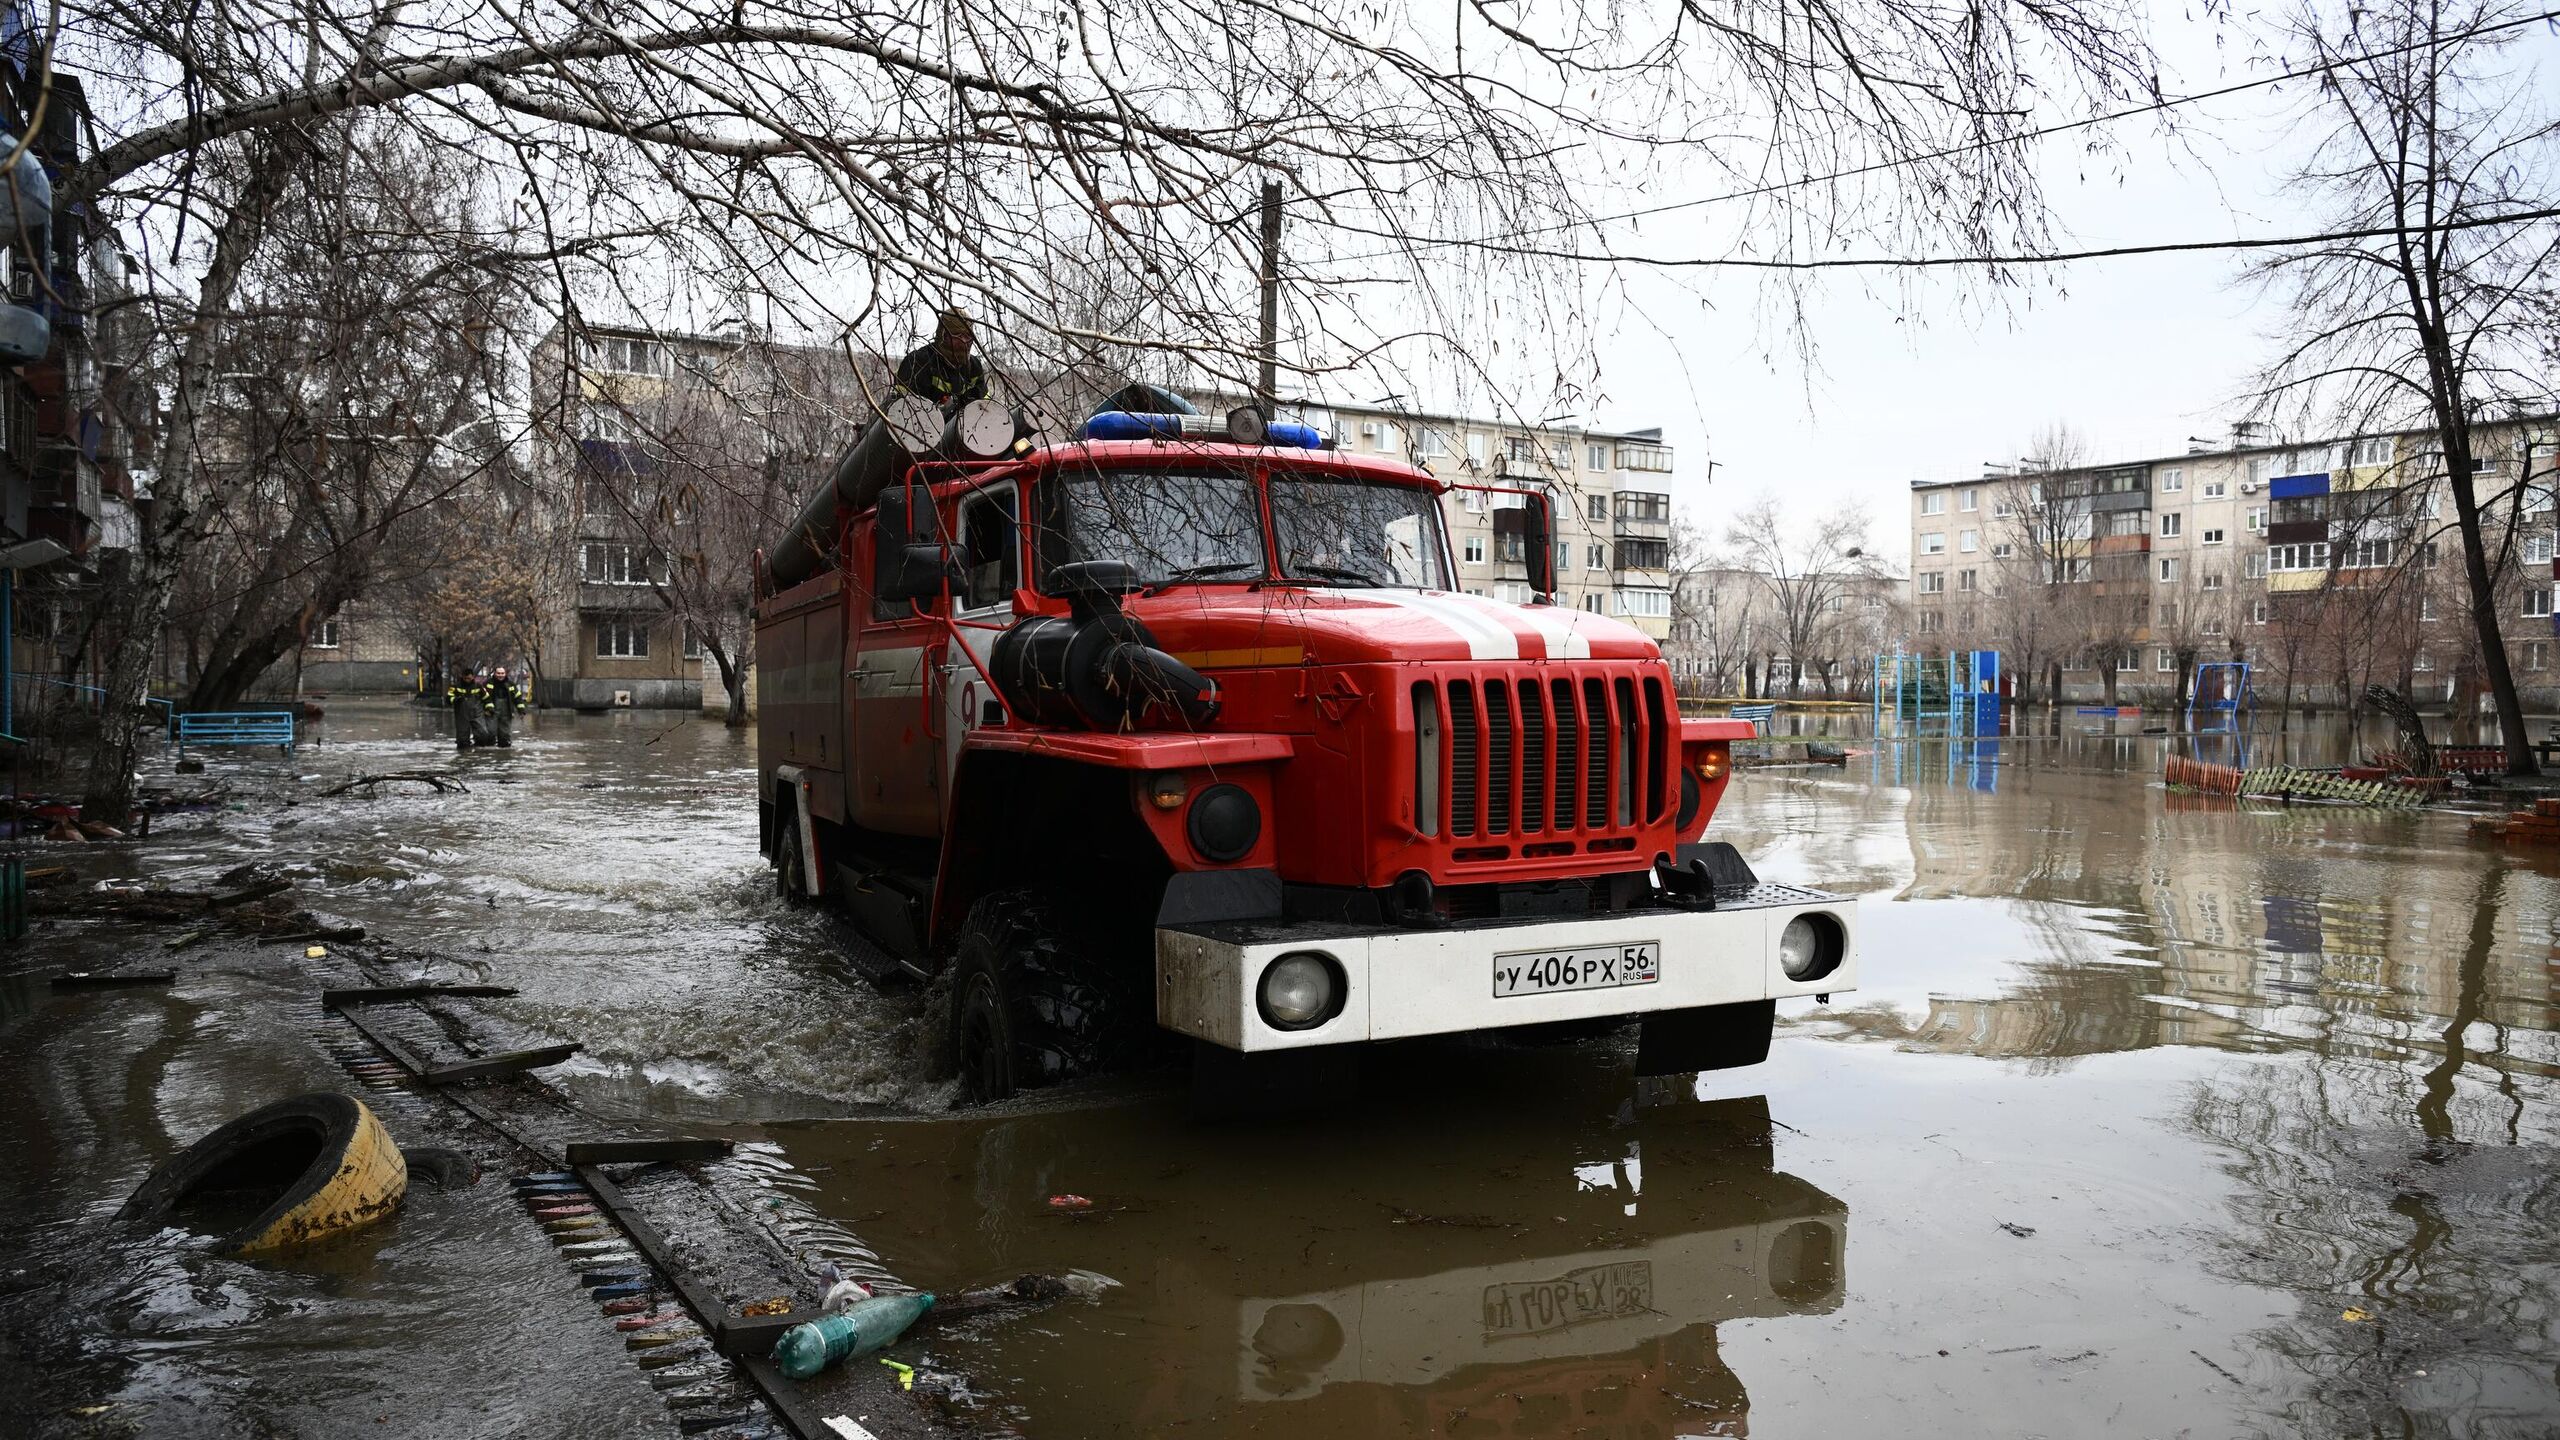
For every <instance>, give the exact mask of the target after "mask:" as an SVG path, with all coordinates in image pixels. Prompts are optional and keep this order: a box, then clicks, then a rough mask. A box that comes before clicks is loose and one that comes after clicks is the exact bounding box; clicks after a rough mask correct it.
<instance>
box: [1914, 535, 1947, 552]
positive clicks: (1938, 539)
mask: <svg viewBox="0 0 2560 1440" xmlns="http://www.w3.org/2000/svg"><path fill="white" fill-rule="evenodd" d="M1920 553H1921V554H1923V555H1944V554H1946V553H1947V533H1946V532H1945V531H1943V530H1932V531H1930V532H1929V533H1928V534H1926V535H1923V536H1921V537H1920Z"/></svg>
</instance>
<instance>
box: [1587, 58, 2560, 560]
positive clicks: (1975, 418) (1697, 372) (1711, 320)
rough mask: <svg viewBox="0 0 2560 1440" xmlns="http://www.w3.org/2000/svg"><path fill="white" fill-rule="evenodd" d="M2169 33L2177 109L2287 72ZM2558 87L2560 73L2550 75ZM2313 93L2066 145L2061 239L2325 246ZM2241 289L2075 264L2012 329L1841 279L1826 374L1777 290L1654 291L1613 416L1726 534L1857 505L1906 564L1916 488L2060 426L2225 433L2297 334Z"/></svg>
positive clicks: (2053, 181)
mask: <svg viewBox="0 0 2560 1440" xmlns="http://www.w3.org/2000/svg"><path fill="white" fill-rule="evenodd" d="M2161 24H2162V27H2163V28H2162V29H2161V30H2160V31H2159V32H2158V34H2157V43H2158V45H2159V48H2160V50H2161V52H2162V54H2163V56H2164V58H2166V59H2167V60H2168V61H2169V62H2170V63H2171V64H2172V65H2173V66H2174V67H2175V68H2174V69H2173V70H2171V71H2170V72H2169V73H2167V74H2166V75H2164V77H2163V88H2164V89H2166V90H2168V91H2169V92H2171V93H2190V92H2194V91H2198V90H2205V89H2211V88H2214V87H2217V86H2220V85H2225V84H2230V83H2233V82H2234V81H2238V80H2243V79H2248V78H2252V77H2254V76H2257V75H2262V74H2265V73H2268V68H2269V67H2265V66H2248V65H2244V64H2242V63H2241V62H2240V61H2238V60H2237V59H2236V58H2234V57H2236V56H2237V55H2239V54H2240V53H2241V52H2242V51H2243V50H2247V49H2254V48H2263V46H2262V44H2261V42H2258V41H2256V40H2254V39H2252V38H2251V37H2249V36H2247V35H2246V34H2245V33H2242V32H2237V31H2233V30H2231V29H2229V28H2223V29H2220V30H2216V29H2213V28H2210V27H2207V26H2204V25H2200V24H2196V23H2192V22H2189V21H2186V20H2183V19H2180V18H2178V17H2175V16H2167V17H2163V19H2162V21H2161ZM2217 37H2218V39H2219V43H2217ZM2527 44H2528V45H2529V46H2530V47H2532V48H2531V52H2530V53H2533V54H2537V55H2541V56H2544V57H2549V56H2551V55H2552V54H2553V53H2554V50H2555V45H2554V42H2553V41H2552V40H2551V38H2550V37H2549V36H2547V35H2543V34H2535V35H2534V37H2533V38H2532V39H2531V40H2530V41H2528V42H2527ZM2552 73H2560V67H2554V66H2552V65H2550V64H2549V63H2548V60H2547V59H2546V62H2545V66H2544V74H2545V75H2546V76H2548V75H2550V74H2552ZM2304 83H2306V82H2296V83H2295V84H2293V85H2289V86H2284V87H2279V88H2281V89H2282V90H2284V91H2285V92H2286V93H2285V94H2281V95H2279V94H2275V93H2272V92H2270V91H2266V90H2261V91H2256V92H2252V93H2250V94H2248V95H2245V96H2240V97H2233V98H2230V99H2225V100H2221V101H2217V102H2212V103H2210V104H2208V105H2200V106H2194V107H2188V108H2186V109H2184V110H2183V111H2182V112H2181V113H2182V117H2183V122H2184V123H2185V124H2186V125H2187V126H2189V127H2191V128H2190V132H2189V133H2188V134H2187V135H2186V136H2184V137H2183V146H2184V153H2181V151H2180V149H2179V148H2177V147H2173V146H2172V145H2171V144H2169V143H2168V142H2166V141H2164V140H2162V139H2160V138H2159V137H2158V136H2157V135H2156V133H2155V132H2154V130H2153V129H2152V128H2150V127H2149V125H2148V123H2147V122H2124V123H2123V125H2122V138H2123V141H2124V143H2125V145H2126V146H2127V147H2128V149H2129V152H2130V153H2129V154H2128V155H2126V156H2125V157H2124V158H2123V161H2122V163H2121V164H2120V165H2118V166H2115V167H2112V168H2109V169H2106V170H2103V171H2094V170H2093V171H2091V172H2090V173H2089V174H2088V175H2087V176H2086V177H2085V178H2083V177H2082V176H2081V175H2080V174H2079V168H2080V155H2079V153H2078V151H2077V149H2076V148H2074V147H2072V146H2071V144H2070V142H2068V141H2062V140H2055V141H2048V142H2046V144H2047V145H2048V146H2049V147H2051V148H2050V150H2049V156H2048V163H2047V165H2046V169H2047V173H2048V181H2049V185H2050V198H2051V200H2052V203H2053V205H2054V208H2055V210H2056V212H2057V214H2058V216H2059V219H2060V221H2061V225H2062V227H2063V231H2064V233H2062V234H2060V235H2058V236H2057V240H2058V241H2059V242H2060V244H2061V245H2062V246H2063V247H2064V248H2069V249H2088V248H2096V247H2100V246H2106V245H2113V244H2138V243H2146V242H2157V241H2170V240H2190V239H2223V238H2232V237H2240V236H2253V235H2279V234H2298V233H2303V232H2305V231H2307V230H2310V229H2313V228H2316V225H2315V223H2314V221H2315V217H2313V216H2310V215H2308V214H2306V213H2304V212H2303V210H2302V208H2301V206H2300V205H2299V204H2298V203H2297V202H2295V201H2294V200H2293V199H2292V198H2291V197H2289V196H2287V195H2285V194H2284V193H2282V192H2281V190H2280V185H2279V182H2280V180H2281V176H2282V174H2283V171H2284V168H2285V165H2286V162H2287V161H2288V160H2289V159H2291V158H2296V149H2297V145H2298V143H2299V140H2300V137H2301V136H2302V135H2303V133H2304V132H2305V130H2306V129H2307V127H2304V126H2300V125H2298V124H2295V123H2293V122H2294V118H2295V116H2296V115H2297V114H2298V112H2297V111H2296V110H2295V109H2294V105H2295V101H2294V98H2293V92H2296V91H2298V90H2300V89H2301V88H2302V85H2303V84H2304ZM1663 198H1664V199H1676V198H1680V197H1679V196H1678V195H1677V193H1670V194H1666V195H1664V197H1663ZM1652 224H1653V226H1654V227H1656V228H1652V229H1649V230H1648V232H1647V233H1646V234H1645V236H1644V237H1643V243H1642V244H1641V246H1635V245H1632V244H1631V245H1630V248H1642V249H1644V250H1647V251H1650V252H1670V251H1675V250H1679V249H1681V248H1682V247H1681V246H1680V244H1679V240H1680V236H1679V234H1678V232H1677V230H1676V229H1675V228H1672V227H1667V226H1663V225H1662V223H1661V222H1660V221H1655V222H1652ZM1859 253H1866V252H1859ZM2237 272H2238V261H2237V259H2236V258H2235V257H2234V256H2232V255H2230V254H2228V253H2223V254H2203V255H2176V256H2150V257H2132V258H2123V259H2116V260H2106V261H2090V262H2081V263H2075V264H2072V265H2069V266H2066V267H2060V268H2059V273H2058V274H2057V275H2055V276H2054V277H2053V278H2052V279H2051V280H2048V281H2047V282H2046V284H2045V285H2044V286H2042V287H2040V288H2037V289H2033V290H2022V291H2012V292H2009V294H2008V296H2007V297H2006V299H2005V301H2004V302H2001V303H2005V305H2006V306H2007V309H2006V311H2005V313H1999V314H1991V315H1984V314H1982V313H1980V309H1981V307H1980V303H1979V301H1968V300H1967V299H1966V298H1965V297H1964V296H1963V295H1961V294H1959V293H1958V287H1956V286H1954V285H1952V284H1943V285H1936V286H1933V287H1932V288H1930V289H1929V290H1926V291H1924V292H1921V293H1920V295H1919V296H1918V298H1917V300H1916V302H1915V303H1914V304H1912V305H1909V306H1905V305H1903V304H1900V303H1898V301H1896V300H1889V299H1884V298H1878V297H1873V296H1870V295H1868V294H1866V293H1865V292H1864V290H1863V289H1862V287H1861V285H1860V283H1859V282H1857V281H1856V280H1854V279H1849V280H1840V281H1835V282H1833V283H1831V284H1830V285H1829V286H1828V287H1827V288H1826V290H1825V291H1824V292H1823V294H1822V296H1821V298H1820V299H1819V301H1818V302H1817V303H1816V304H1815V305H1814V306H1813V308H1812V309H1811V310H1810V311H1809V316H1810V325H1809V328H1810V330H1811V332H1812V340H1813V342H1814V345H1815V347H1816V349H1817V355H1816V364H1817V366H1818V370H1816V371H1812V372H1809V371H1808V370H1807V369H1806V367H1804V366H1803V365H1801V364H1799V363H1797V360H1796V357H1795V355H1794V354H1793V352H1792V347H1791V343H1790V340H1789V337H1788V335H1787V334H1785V333H1783V332H1777V333H1773V328H1772V327H1771V326H1770V325H1769V324H1768V323H1766V322H1765V321H1764V320H1763V319H1762V318H1761V313H1760V310H1761V307H1760V305H1759V302H1758V300H1757V298H1756V295H1757V293H1758V292H1757V291H1756V286H1757V285H1758V284H1759V283H1760V282H1758V281H1756V280H1754V279H1751V278H1749V277H1748V276H1745V275H1734V274H1729V273H1728V274H1719V275H1717V276H1714V277H1704V278H1701V277H1698V276H1697V272H1688V273H1687V274H1685V275H1673V274H1666V273H1662V272H1653V273H1642V274H1637V275H1634V276H1632V277H1631V279H1630V283H1629V286H1628V289H1629V291H1630V292H1631V296H1632V301H1631V303H1632V304H1634V305H1635V306H1637V307H1640V308H1641V309H1642V311H1643V312H1644V313H1643V314H1641V315H1638V314H1629V313H1616V314H1612V315H1609V316H1607V317H1605V318H1604V320H1603V322H1602V323H1603V325H1604V326H1606V327H1609V328H1611V329H1613V330H1614V333H1615V337H1616V338H1615V340H1614V342H1613V343H1612V344H1611V345H1610V346H1609V347H1608V348H1607V349H1606V351H1605V352H1604V353H1605V355H1606V357H1607V364H1608V367H1609V368H1608V370H1607V373H1605V374H1604V375H1603V376H1602V385H1603V388H1604V389H1605V390H1606V391H1607V393H1608V396H1609V402H1608V403H1607V404H1606V405H1604V406H1603V407H1601V409H1600V411H1599V418H1600V420H1601V422H1602V423H1604V424H1608V425H1612V426H1644V425H1655V424H1659V425H1661V426H1662V427H1663V428H1664V430H1665V431H1666V432H1667V435H1668V437H1669V438H1670V439H1671V440H1672V441H1673V442H1674V443H1675V444H1676V445H1677V446H1678V447H1679V451H1678V454H1679V463H1678V473H1677V476H1676V482H1677V483H1676V495H1675V504H1677V505H1679V506H1681V507H1682V508H1684V509H1685V510H1687V511H1688V512H1689V513H1690V514H1692V515H1694V516H1696V517H1697V518H1698V519H1699V520H1700V521H1702V522H1704V523H1705V524H1707V525H1708V526H1709V527H1710V529H1711V530H1714V529H1717V528H1720V521H1721V518H1722V517H1723V516H1724V515H1726V514H1729V513H1730V512H1731V511H1733V510H1736V509H1739V508H1740V507H1742V506H1743V505H1745V504H1747V503H1749V502H1750V501H1751V500H1752V499H1753V498H1754V497H1755V496H1757V495H1758V494H1759V493H1761V492H1762V491H1772V492H1775V493H1777V494H1778V495H1779V496H1780V497H1781V498H1782V499H1783V500H1784V502H1785V503H1786V504H1787V505H1788V506H1789V507H1790V508H1791V509H1794V510H1797V511H1799V512H1801V513H1802V514H1804V515H1810V514H1811V513H1812V512H1813V511H1815V510H1817V509H1819V508H1822V507H1827V506H1837V505H1841V504H1847V503H1858V504H1863V505H1864V506H1865V507H1866V508H1867V510H1868V512H1869V515H1870V516H1871V518H1872V519H1873V521H1874V522H1875V523H1874V527H1873V534H1874V538H1875V540H1876V542H1877V543H1876V546H1875V548H1876V551H1877V552H1878V553H1879V554H1883V555H1888V556H1891V557H1894V558H1895V559H1896V560H1897V561H1898V560H1900V559H1902V558H1905V557H1907V554H1908V550H1909V535H1908V533H1907V531H1908V520H1907V510H1906V509H1905V506H1906V504H1907V495H1908V488H1909V484H1910V482H1911V481H1913V480H1944V479H1953V478H1957V477H1959V476H1963V475H1973V474H1980V473H1981V468H1980V467H1981V464H1982V462H1984V461H2003V462H2006V461H2013V460H2015V459H2016V458H2018V456H2019V455H2020V454H2021V453H2023V451H2024V449H2025V447H2026V445H2027V442H2028V441H2029V439H2030V438H2031V437H2032V436H2033V435H2034V434H2035V432H2036V431H2037V430H2038V429H2040V428H2042V427H2044V426H2046V425H2048V424H2051V423H2053V422H2057V421H2063V422H2068V423H2069V424H2071V425H2072V426H2073V427H2074V428H2076V429H2077V430H2078V431H2079V432H2080V433H2081V434H2082V435H2083V436H2085V437H2086V438H2087V440H2088V441H2089V442H2090V451H2091V458H2093V459H2101V460H2103V459H2109V458H2124V459H2132V458H2139V457H2143V456H2148V455H2156V454H2161V453H2176V452H2177V451H2180V450H2182V449H2184V448H2185V442H2186V438H2187V437H2188V436H2190V435H2196V436H2208V437H2218V436H2221V435H2223V434H2225V433H2226V432H2227V431H2228V429H2229V426H2230V422H2231V420H2232V419H2233V418H2235V416H2236V415H2237V413H2238V410H2237V407H2236V406H2235V404H2234V397H2235V396H2236V395H2237V394H2238V393H2239V392H2240V391H2241V389H2242V388H2243V387H2244V385H2245V384H2246V383H2247V379H2248V377H2249V375H2250V373H2251V372H2252V370H2253V369H2254V368H2255V367H2256V365H2257V364H2258V363H2259V362H2260V360H2261V359H2262V358H2263V357H2264V355H2265V354H2266V353H2267V343H2268V342H2267V336H2268V335H2269V334H2270V333H2272V332H2274V331H2275V330H2276V329H2277V328H2279V326H2280V324H2281V320H2282V316H2281V313H2280V311H2279V310H2278V309H2277V307H2276V306H2275V305H2274V304H2273V302H2271V301H2262V300H2260V299H2258V298H2257V297H2256V296H2255V295H2253V294H2252V293H2251V292H2250V291H2248V290H2246V289H2244V288H2240V287H2237V286H2236V285H2235V284H2234V283H2233V282H2234V277H2235V276H2236V274H2237ZM1878 283H1882V284H1887V285H1891V284H1894V283H1895V282H1893V281H1891V280H1890V279H1881V280H1880V281H1879V282H1878ZM1710 304H1711V305H1712V308H1710ZM1661 332H1668V333H1667V335H1666V334H1664V333H1661ZM1710 460H1712V461H1714V462H1715V469H1714V472H1713V477H1712V483H1710V477H1709V472H1708V463H1707V462H1709V461H1710Z"/></svg>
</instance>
